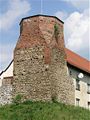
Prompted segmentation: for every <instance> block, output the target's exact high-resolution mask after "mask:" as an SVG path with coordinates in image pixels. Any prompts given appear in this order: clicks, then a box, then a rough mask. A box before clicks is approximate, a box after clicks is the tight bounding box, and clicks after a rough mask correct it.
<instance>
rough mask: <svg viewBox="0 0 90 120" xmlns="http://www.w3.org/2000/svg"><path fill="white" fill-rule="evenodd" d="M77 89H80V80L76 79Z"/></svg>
mask: <svg viewBox="0 0 90 120" xmlns="http://www.w3.org/2000/svg"><path fill="white" fill-rule="evenodd" d="M76 90H79V91H80V80H79V79H76Z"/></svg>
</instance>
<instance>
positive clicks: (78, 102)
mask: <svg viewBox="0 0 90 120" xmlns="http://www.w3.org/2000/svg"><path fill="white" fill-rule="evenodd" d="M79 104H80V99H78V98H76V106H79Z"/></svg>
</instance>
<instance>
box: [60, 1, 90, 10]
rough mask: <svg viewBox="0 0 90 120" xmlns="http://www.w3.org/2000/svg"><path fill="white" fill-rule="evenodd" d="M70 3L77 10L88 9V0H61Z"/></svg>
mask: <svg viewBox="0 0 90 120" xmlns="http://www.w3.org/2000/svg"><path fill="white" fill-rule="evenodd" d="M62 1H65V2H68V3H71V4H72V5H73V6H74V7H76V8H77V9H82V10H83V9H86V8H88V7H89V0H62Z"/></svg>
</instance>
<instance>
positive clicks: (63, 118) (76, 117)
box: [0, 101, 90, 120]
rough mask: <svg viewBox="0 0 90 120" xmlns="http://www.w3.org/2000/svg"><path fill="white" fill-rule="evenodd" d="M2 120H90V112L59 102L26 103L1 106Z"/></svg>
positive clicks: (0, 116)
mask: <svg viewBox="0 0 90 120" xmlns="http://www.w3.org/2000/svg"><path fill="white" fill-rule="evenodd" d="M0 120H90V111H89V110H86V109H83V108H79V107H74V106H68V105H64V104H61V103H57V102H51V103H50V102H47V103H46V102H31V101H26V102H24V103H20V104H18V105H15V104H11V105H5V106H1V107H0Z"/></svg>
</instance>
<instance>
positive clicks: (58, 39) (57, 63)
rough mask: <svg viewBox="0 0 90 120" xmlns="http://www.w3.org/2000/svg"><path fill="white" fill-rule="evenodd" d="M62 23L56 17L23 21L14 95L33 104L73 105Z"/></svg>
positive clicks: (71, 83) (15, 61)
mask: <svg viewBox="0 0 90 120" xmlns="http://www.w3.org/2000/svg"><path fill="white" fill-rule="evenodd" d="M63 24H64V23H63V22H62V21H61V20H59V19H58V18H56V17H54V16H46V15H36V16H31V17H27V18H23V19H22V20H21V23H20V37H19V40H18V42H17V45H16V47H15V50H14V82H13V96H16V95H17V94H23V96H24V99H30V100H33V101H38V100H42V101H50V100H52V99H56V100H57V101H61V102H64V103H66V104H74V101H75V98H74V96H75V93H74V91H75V90H74V85H73V80H72V79H71V78H70V77H69V76H68V75H67V66H66V54H65V46H64V35H63Z"/></svg>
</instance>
